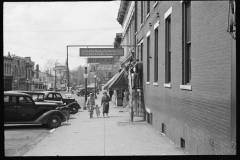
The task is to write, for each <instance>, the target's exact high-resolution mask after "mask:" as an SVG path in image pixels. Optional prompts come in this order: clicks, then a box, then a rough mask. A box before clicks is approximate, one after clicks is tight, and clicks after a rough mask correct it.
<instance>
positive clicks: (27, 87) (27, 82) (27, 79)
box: [26, 78, 29, 91]
mask: <svg viewBox="0 0 240 160" xmlns="http://www.w3.org/2000/svg"><path fill="white" fill-rule="evenodd" d="M28 81H29V80H28V78H27V80H26V82H27V91H28Z"/></svg>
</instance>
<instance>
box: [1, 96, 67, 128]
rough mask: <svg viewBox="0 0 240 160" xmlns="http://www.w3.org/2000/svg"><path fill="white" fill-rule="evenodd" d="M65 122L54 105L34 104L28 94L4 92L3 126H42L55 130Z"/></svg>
mask: <svg viewBox="0 0 240 160" xmlns="http://www.w3.org/2000/svg"><path fill="white" fill-rule="evenodd" d="M66 120H67V118H66V116H65V115H64V113H63V112H62V111H60V108H59V107H58V106H57V104H55V103H46V102H34V101H33V99H32V97H31V96H30V95H28V94H25V93H19V92H4V124H42V125H46V126H48V127H49V128H57V127H59V126H60V125H61V123H62V122H65V121H66Z"/></svg>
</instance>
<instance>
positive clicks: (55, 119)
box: [47, 115, 62, 129]
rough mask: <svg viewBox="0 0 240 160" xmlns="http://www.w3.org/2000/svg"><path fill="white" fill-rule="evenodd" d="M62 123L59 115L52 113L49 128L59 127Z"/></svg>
mask: <svg viewBox="0 0 240 160" xmlns="http://www.w3.org/2000/svg"><path fill="white" fill-rule="evenodd" d="M61 123H62V120H61V118H60V117H59V116H58V115H52V116H50V117H49V118H48V123H47V125H48V127H49V128H51V129H52V128H57V127H59V126H60V125H61Z"/></svg>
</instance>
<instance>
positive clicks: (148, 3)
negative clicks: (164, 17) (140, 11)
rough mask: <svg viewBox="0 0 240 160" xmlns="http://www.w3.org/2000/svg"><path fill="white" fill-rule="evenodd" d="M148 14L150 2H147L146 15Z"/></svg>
mask: <svg viewBox="0 0 240 160" xmlns="http://www.w3.org/2000/svg"><path fill="white" fill-rule="evenodd" d="M149 13H150V1H147V14H149Z"/></svg>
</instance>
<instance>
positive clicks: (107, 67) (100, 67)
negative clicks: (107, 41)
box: [97, 64, 112, 71]
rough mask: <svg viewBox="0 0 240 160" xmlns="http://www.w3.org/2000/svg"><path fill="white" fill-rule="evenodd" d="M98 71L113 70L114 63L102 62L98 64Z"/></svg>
mask: <svg viewBox="0 0 240 160" xmlns="http://www.w3.org/2000/svg"><path fill="white" fill-rule="evenodd" d="M97 70H98V71H111V70H112V65H106V64H100V65H98V66H97Z"/></svg>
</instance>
